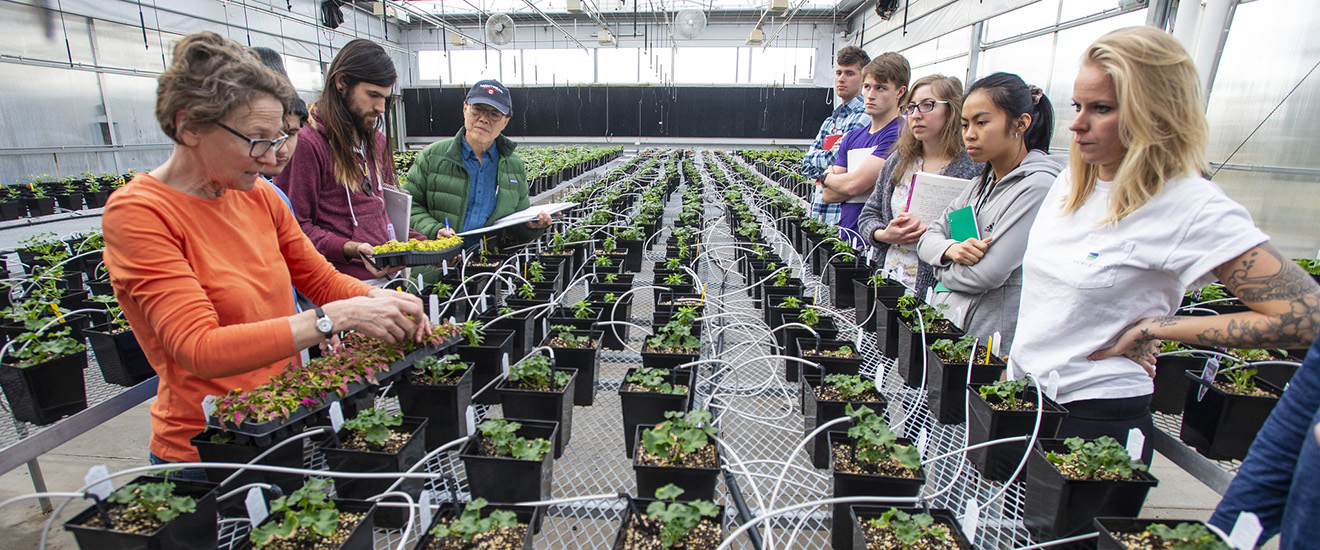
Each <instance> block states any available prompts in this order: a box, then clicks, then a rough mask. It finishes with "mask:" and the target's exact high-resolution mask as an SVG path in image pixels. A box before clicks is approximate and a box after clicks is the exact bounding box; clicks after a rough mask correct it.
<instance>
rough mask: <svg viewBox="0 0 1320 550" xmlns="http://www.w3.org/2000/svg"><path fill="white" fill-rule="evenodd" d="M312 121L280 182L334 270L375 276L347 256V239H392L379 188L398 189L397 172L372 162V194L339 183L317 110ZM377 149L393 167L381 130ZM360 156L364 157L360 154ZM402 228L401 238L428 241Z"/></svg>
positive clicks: (373, 241) (383, 162) (383, 163)
mask: <svg viewBox="0 0 1320 550" xmlns="http://www.w3.org/2000/svg"><path fill="white" fill-rule="evenodd" d="M309 122H310V123H309V124H307V125H306V126H303V127H302V129H301V130H298V147H297V148H296V149H294V150H293V158H291V159H289V165H288V166H286V167H285V168H284V171H283V172H280V175H279V176H276V177H275V185H276V186H277V187H279V188H280V189H281V190H282V191H284V193H285V194H286V195H288V196H289V201H290V202H292V203H293V213H294V216H295V217H296V218H297V219H298V224H299V225H300V226H302V230H303V233H306V234H307V238H309V239H311V241H312V244H313V245H315V246H316V250H317V251H319V252H320V253H321V254H322V255H324V256H325V258H326V259H327V260H329V261H330V263H331V264H334V266H335V269H338V270H339V271H340V272H342V273H345V274H347V275H352V276H354V277H357V278H358V279H362V280H367V279H371V278H372V275H371V273H370V272H368V271H367V268H366V266H365V265H363V263H362V260H359V259H356V258H354V259H352V260H345V259H344V243H346V242H348V241H357V242H363V243H369V244H371V245H379V244H384V243H385V241H388V240H389V231H388V229H387V228H386V226H387V225H388V223H389V217H388V216H387V215H386V214H385V201H384V198H383V197H382V192H381V190H380V189H379V187H378V186H379V185H389V186H391V187H394V185H395V177H394V171H393V170H392V169H390V170H385V171H384V172H385V173H383V174H377V173H376V166H375V165H371V166H369V169H370V172H371V181H373V182H376V184H375V185H373V186H372V187H373V188H372V189H370V190H369V191H370V192H364V191H367V190H364V191H357V192H355V191H350V190H349V189H348V188H347V187H345V186H344V185H342V184H340V183H339V182H336V181H335V177H334V157H333V156H332V155H331V154H330V142H329V139H328V138H327V137H326V135H325V134H324V133H323V132H322V131H321V130H320V128H321V127H322V124H321V122H320V117H319V116H318V115H317V114H316V113H315V112H313V113H312V118H311V121H309ZM376 151H377V152H378V153H379V156H380V162H379V165H380V166H387V167H393V166H394V159H391V158H389V157H388V156H387V153H386V147H385V134H382V133H380V132H376ZM358 160H359V161H361V160H362V157H361V154H359V155H358ZM382 180H383V181H382ZM396 189H397V188H396ZM402 229H403V228H397V227H396V228H395V232H396V234H397V235H398V237H399V240H405V241H406V240H408V239H409V238H414V239H426V237H424V236H422V234H421V233H418V232H416V231H413V230H412V229H411V228H409V229H408V234H407V235H404V234H402Z"/></svg>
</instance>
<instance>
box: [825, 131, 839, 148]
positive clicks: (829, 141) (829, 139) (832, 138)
mask: <svg viewBox="0 0 1320 550" xmlns="http://www.w3.org/2000/svg"><path fill="white" fill-rule="evenodd" d="M841 138H843V134H830V135H828V136H825V144H824V149H825V150H826V151H833V150H834V146H835V145H837V144H838V143H839V139H841Z"/></svg>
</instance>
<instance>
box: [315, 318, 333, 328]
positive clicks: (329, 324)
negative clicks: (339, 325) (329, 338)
mask: <svg viewBox="0 0 1320 550" xmlns="http://www.w3.org/2000/svg"><path fill="white" fill-rule="evenodd" d="M333 328H335V323H334V321H331V320H330V318H329V317H322V318H320V319H317V320H316V330H319V331H321V332H330V329H333Z"/></svg>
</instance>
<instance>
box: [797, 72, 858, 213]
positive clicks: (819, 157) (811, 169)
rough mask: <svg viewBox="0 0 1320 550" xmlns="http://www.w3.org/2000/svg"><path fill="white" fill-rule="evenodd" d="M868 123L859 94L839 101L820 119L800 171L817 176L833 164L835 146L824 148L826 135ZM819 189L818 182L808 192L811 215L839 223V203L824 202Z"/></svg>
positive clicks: (809, 176) (843, 131) (821, 174)
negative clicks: (842, 101)
mask: <svg viewBox="0 0 1320 550" xmlns="http://www.w3.org/2000/svg"><path fill="white" fill-rule="evenodd" d="M870 125H871V117H870V116H869V115H867V114H866V103H865V102H863V101H862V96H861V95H860V94H859V95H858V96H857V97H854V98H852V100H851V101H849V102H847V103H844V104H843V105H840V106H839V108H838V109H835V110H834V113H833V114H831V115H830V116H829V117H828V118H826V119H825V122H823V123H821V125H820V132H818V133H817V134H816V141H813V142H812V143H811V149H810V150H808V151H807V154H806V156H805V157H803V158H802V175H803V176H806V177H808V178H811V179H820V178H822V177H824V176H825V174H826V172H828V171H829V169H830V165H832V164H834V154H835V151H836V150H837V149H835V150H828V151H827V150H825V137H826V136H831V135H834V134H846V133H848V132H851V131H853V130H855V129H857V128H862V127H868V126H870ZM836 147H837V145H836ZM822 193H823V191H822V190H821V188H820V186H816V188H815V189H814V190H812V192H811V217H813V218H816V219H819V220H821V221H823V222H825V223H827V224H837V223H839V216H840V208H841V207H840V206H839V205H838V204H826V202H825V197H824V196H823V194H822Z"/></svg>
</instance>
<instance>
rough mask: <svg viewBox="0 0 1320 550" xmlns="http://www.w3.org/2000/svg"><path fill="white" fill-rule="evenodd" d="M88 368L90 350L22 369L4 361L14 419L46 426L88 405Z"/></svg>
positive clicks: (1, 379)
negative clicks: (85, 370)
mask: <svg viewBox="0 0 1320 550" xmlns="http://www.w3.org/2000/svg"><path fill="white" fill-rule="evenodd" d="M85 368H87V353H86V352H78V353H71V354H69V355H62V356H59V357H56V358H54V359H51V360H49V361H45V362H41V363H37V364H35V365H30V366H26V367H22V368H20V367H15V366H14V365H13V364H10V363H8V362H6V363H0V387H3V388H4V392H5V398H6V399H8V400H9V410H10V411H11V412H13V413H14V418H17V419H19V420H22V421H24V422H31V423H33V424H36V425H39V426H44V425H46V424H50V423H52V422H55V421H56V420H59V419H60V418H61V417H63V416H65V415H70V414H73V413H76V412H78V411H81V410H83V409H86V408H87V390H86V382H85V381H84V380H83V369H85Z"/></svg>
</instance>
